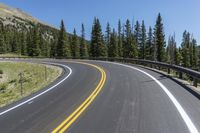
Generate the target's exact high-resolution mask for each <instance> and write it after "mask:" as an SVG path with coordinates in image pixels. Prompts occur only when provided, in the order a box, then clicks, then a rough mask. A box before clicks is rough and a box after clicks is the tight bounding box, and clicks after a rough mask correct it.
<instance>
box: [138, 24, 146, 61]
mask: <svg viewBox="0 0 200 133" xmlns="http://www.w3.org/2000/svg"><path fill="white" fill-rule="evenodd" d="M146 39H147V35H146V27H145V24H144V21H142V27H141V41H140V42H141V45H140V48H139V53H140V54H139V58H141V59H146V54H145V49H146V41H147V40H146Z"/></svg>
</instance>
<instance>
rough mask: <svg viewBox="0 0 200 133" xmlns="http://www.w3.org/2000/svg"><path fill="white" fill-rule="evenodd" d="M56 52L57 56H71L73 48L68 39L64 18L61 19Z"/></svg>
mask: <svg viewBox="0 0 200 133" xmlns="http://www.w3.org/2000/svg"><path fill="white" fill-rule="evenodd" d="M56 53H57V57H71V50H70V46H69V43H68V40H67V33H66V30H65V26H64V21H63V20H62V21H61V26H60V31H59V36H58V42H57V52H56Z"/></svg>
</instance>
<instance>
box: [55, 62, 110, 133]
mask: <svg viewBox="0 0 200 133" xmlns="http://www.w3.org/2000/svg"><path fill="white" fill-rule="evenodd" d="M70 62H72V63H79V64H84V65H88V66H92V67H94V68H96V69H97V70H99V71H100V72H101V80H100V82H99V84H98V85H97V87H96V88H95V89H94V91H93V92H92V94H90V96H89V97H88V98H87V99H86V100H85V101H84V102H83V103H82V104H81V105H80V106H79V107H78V108H77V109H76V110H75V111H74V112H73V113H72V114H71V115H69V116H68V117H67V118H66V119H65V120H64V121H63V122H62V123H61V124H60V125H59V126H58V127H56V128H55V129H54V130H53V131H52V133H63V132H65V131H66V130H67V129H68V128H69V127H70V126H71V125H72V124H73V123H74V122H75V121H76V120H77V118H78V117H79V116H80V115H81V114H82V113H83V112H84V111H85V110H86V109H87V107H88V106H89V105H90V104H91V103H92V102H93V101H94V99H95V98H96V97H97V95H98V94H99V92H100V91H101V90H102V88H103V86H104V84H105V81H106V73H105V71H104V70H103V69H102V68H100V67H98V66H96V65H93V64H89V63H85V62H73V61H70Z"/></svg>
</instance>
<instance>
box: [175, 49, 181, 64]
mask: <svg viewBox="0 0 200 133" xmlns="http://www.w3.org/2000/svg"><path fill="white" fill-rule="evenodd" d="M181 61H182V56H181V50H180V48H176V51H175V64H176V65H181V63H182V62H181Z"/></svg>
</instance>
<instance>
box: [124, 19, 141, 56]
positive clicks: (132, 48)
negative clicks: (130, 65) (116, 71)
mask: <svg viewBox="0 0 200 133" xmlns="http://www.w3.org/2000/svg"><path fill="white" fill-rule="evenodd" d="M123 53H124V54H123V56H124V58H137V56H138V52H137V45H136V40H135V39H134V35H133V34H132V32H131V24H130V21H129V20H127V21H126V25H125V42H124V44H123Z"/></svg>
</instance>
